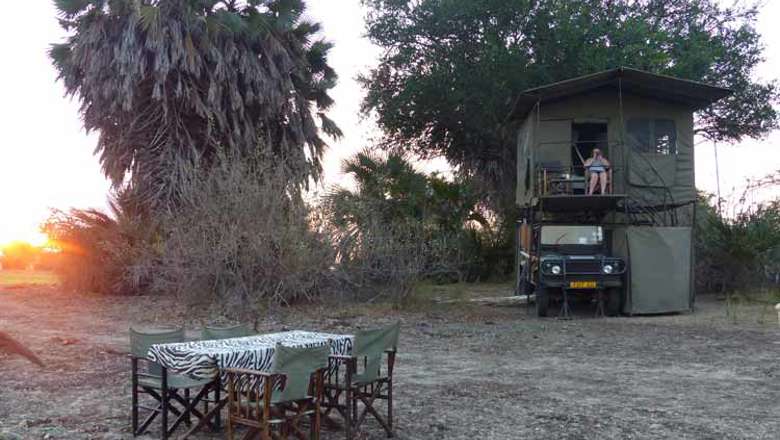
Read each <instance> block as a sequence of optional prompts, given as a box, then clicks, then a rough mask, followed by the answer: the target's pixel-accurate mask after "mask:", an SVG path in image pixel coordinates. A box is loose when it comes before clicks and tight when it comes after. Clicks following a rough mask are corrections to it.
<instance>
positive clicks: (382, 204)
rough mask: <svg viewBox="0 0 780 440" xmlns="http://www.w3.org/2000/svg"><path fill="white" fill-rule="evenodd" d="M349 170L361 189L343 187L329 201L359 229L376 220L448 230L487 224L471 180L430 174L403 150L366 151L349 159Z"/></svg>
mask: <svg viewBox="0 0 780 440" xmlns="http://www.w3.org/2000/svg"><path fill="white" fill-rule="evenodd" d="M343 172H344V174H346V175H347V176H350V177H352V178H353V179H354V182H355V186H356V190H355V191H352V190H349V189H346V188H344V187H338V186H337V187H335V188H334V189H333V190H332V191H331V192H330V193H329V194H328V195H327V196H326V197H325V204H324V205H325V207H326V209H327V210H328V211H329V212H330V213H331V214H332V219H333V222H334V223H335V224H336V225H338V226H341V227H345V228H347V229H354V228H358V229H359V228H360V227H361V226H362V225H363V224H365V223H367V222H370V221H379V222H381V223H385V224H392V223H406V222H409V221H415V222H423V223H425V224H426V225H428V226H429V227H430V228H437V229H440V230H442V231H446V232H455V231H458V230H460V229H462V228H463V227H464V225H465V224H466V223H467V222H469V221H474V222H477V223H478V224H480V225H482V226H487V220H486V219H485V218H484V217H483V216H482V215H481V214H480V212H479V209H478V203H479V200H480V194H479V193H477V192H476V191H475V190H474V188H473V187H472V186H471V185H470V184H469V183H467V182H466V181H464V180H456V181H448V180H446V179H444V178H442V177H441V176H439V175H436V174H433V175H430V176H428V175H425V174H424V173H422V172H420V171H417V170H416V169H415V168H414V165H412V163H411V162H410V161H409V159H408V158H407V157H406V156H404V155H403V154H402V153H397V152H391V153H389V154H387V155H386V156H382V155H381V154H377V153H376V152H374V151H371V150H363V151H362V152H360V153H357V154H356V155H355V156H354V157H352V158H351V159H349V160H347V161H345V162H344V165H343Z"/></svg>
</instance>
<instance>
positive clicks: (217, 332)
mask: <svg viewBox="0 0 780 440" xmlns="http://www.w3.org/2000/svg"><path fill="white" fill-rule="evenodd" d="M253 333H254V332H253V331H252V330H251V329H250V328H249V326H247V325H246V324H238V325H233V326H229V327H220V326H206V327H204V328H203V330H202V331H201V339H203V340H212V339H230V338H243V337H245V336H251V335H252V334H253Z"/></svg>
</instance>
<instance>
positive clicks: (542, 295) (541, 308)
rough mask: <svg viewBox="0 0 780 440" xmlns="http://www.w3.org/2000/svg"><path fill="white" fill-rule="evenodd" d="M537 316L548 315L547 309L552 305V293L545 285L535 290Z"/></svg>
mask: <svg viewBox="0 0 780 440" xmlns="http://www.w3.org/2000/svg"><path fill="white" fill-rule="evenodd" d="M535 295H536V299H535V300H534V303H535V304H536V316H538V317H540V318H544V317H546V316H547V309H548V308H549V307H550V294H549V293H548V292H547V289H545V288H544V287H539V288H537V289H536V292H535Z"/></svg>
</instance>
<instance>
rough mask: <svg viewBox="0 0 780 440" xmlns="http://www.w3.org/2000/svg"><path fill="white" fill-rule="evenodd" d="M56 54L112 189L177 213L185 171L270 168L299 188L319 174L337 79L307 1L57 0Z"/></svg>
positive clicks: (334, 131)
mask: <svg viewBox="0 0 780 440" xmlns="http://www.w3.org/2000/svg"><path fill="white" fill-rule="evenodd" d="M55 3H56V6H57V8H58V10H59V13H60V23H61V25H62V26H63V27H64V28H65V29H66V30H68V31H69V32H70V36H69V37H68V38H67V39H66V41H65V42H64V43H61V44H54V45H53V46H52V48H51V50H50V56H51V58H52V60H53V61H54V65H55V66H56V68H57V69H58V71H59V79H61V80H62V81H63V83H64V85H65V88H66V90H67V93H68V94H70V95H74V96H77V97H78V98H79V99H80V101H81V114H82V117H83V120H84V126H85V128H86V129H87V130H88V131H91V130H97V131H98V132H99V134H100V137H99V141H98V145H97V148H96V150H95V151H96V153H99V154H100V162H101V164H102V168H103V171H104V173H105V174H106V176H107V177H109V178H110V179H111V180H112V181H113V183H114V185H115V187H120V186H122V185H123V183H124V182H125V181H126V179H127V178H129V184H130V185H129V187H130V188H131V189H132V191H133V192H134V193H135V194H137V195H139V196H140V197H141V199H140V200H142V201H143V203H144V204H146V205H147V206H150V207H152V208H160V207H165V206H169V205H170V204H171V202H173V204H175V202H176V198H177V195H178V192H179V188H180V187H181V185H182V184H183V183H182V181H183V180H186V179H185V178H184V177H183V176H184V175H185V174H186V170H187V169H190V168H192V167H194V166H202V165H203V164H206V165H207V166H208V165H210V164H213V163H214V162H216V161H218V158H219V157H220V154H223V153H224V154H233V155H235V154H238V155H241V156H245V157H247V158H257V157H258V156H260V157H262V158H271V159H272V160H275V161H278V162H279V163H284V164H285V166H286V167H288V168H289V169H290V176H291V177H290V184H291V187H292V188H294V189H300V188H301V187H303V186H305V185H306V184H307V182H308V181H309V179H310V178H314V179H317V178H319V176H320V174H321V165H320V158H321V156H322V153H323V150H324V148H325V141H324V140H323V138H322V137H321V135H320V132H324V133H326V134H327V135H330V136H334V137H337V136H340V134H341V133H340V131H339V129H338V127H337V126H336V124H335V123H334V122H333V121H331V120H330V119H329V118H328V117H327V115H326V111H327V110H328V108H329V107H330V106H331V105H332V104H333V100H332V99H331V97H330V96H329V95H328V91H329V90H330V89H331V88H332V87H334V85H335V83H336V74H335V72H334V71H333V69H332V68H331V67H330V66H329V65H328V63H327V55H328V51H329V50H330V49H331V44H330V43H328V42H326V41H324V40H322V39H316V38H315V37H316V34H317V33H318V32H319V30H320V25H319V24H318V23H315V22H312V21H309V20H305V19H303V18H302V16H303V13H304V11H305V4H304V1H303V0H244V1H237V0H222V1H217V0H166V1H160V0H113V1H105V0H56V1H55Z"/></svg>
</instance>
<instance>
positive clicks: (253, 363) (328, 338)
mask: <svg viewBox="0 0 780 440" xmlns="http://www.w3.org/2000/svg"><path fill="white" fill-rule="evenodd" d="M278 342H281V343H282V344H284V345H287V346H290V347H317V346H321V345H325V344H329V345H330V352H331V354H342V355H346V354H350V353H351V352H352V336H351V335H335V334H330V333H317V332H307V331H301V330H293V331H289V332H282V333H269V334H265V335H255V336H247V337H243V338H231V339H216V340H208V341H192V342H180V343H175V344H157V345H152V346H151V348H149V352H148V354H147V357H148V358H149V359H151V360H152V361H154V362H157V363H158V364H160V365H162V366H164V367H166V368H168V369H170V370H172V372H174V373H176V374H183V375H187V376H189V377H192V378H194V379H211V378H213V377H214V376H216V375H217V374H218V373H219V372H220V370H223V369H225V368H249V369H253V370H260V371H268V370H270V369H271V364H272V363H273V358H274V351H275V350H274V349H275V347H276V344H277V343H278ZM223 379H224V378H223Z"/></svg>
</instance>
